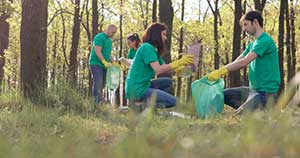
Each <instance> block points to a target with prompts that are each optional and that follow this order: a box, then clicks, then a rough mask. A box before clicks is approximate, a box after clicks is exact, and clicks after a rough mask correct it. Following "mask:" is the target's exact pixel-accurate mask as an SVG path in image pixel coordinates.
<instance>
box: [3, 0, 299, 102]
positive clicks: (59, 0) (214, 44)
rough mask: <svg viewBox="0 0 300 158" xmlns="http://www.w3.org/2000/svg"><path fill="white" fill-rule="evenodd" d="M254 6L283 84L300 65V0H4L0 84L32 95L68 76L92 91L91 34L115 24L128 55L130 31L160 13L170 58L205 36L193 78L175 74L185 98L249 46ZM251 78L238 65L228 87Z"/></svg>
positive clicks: (121, 51)
mask: <svg viewBox="0 0 300 158" xmlns="http://www.w3.org/2000/svg"><path fill="white" fill-rule="evenodd" d="M253 9H256V10H259V11H261V12H262V13H263V17H264V19H265V22H264V29H265V31H266V32H267V33H269V34H270V35H271V36H272V37H273V39H274V40H275V41H276V42H277V46H278V50H279V57H280V58H279V60H280V70H281V80H282V82H281V90H284V87H285V85H286V84H287V83H288V81H289V80H291V79H292V77H293V76H294V75H295V74H296V72H298V71H299V70H300V66H299V62H300V54H299V51H300V44H299V43H298V42H296V41H299V40H300V14H299V12H300V4H299V1H298V0H280V2H279V1H278V0H214V1H210V0H198V1H197V0H194V1H185V0H172V1H171V0H159V1H157V0H153V1H151V0H119V1H113V0H72V1H66V0H22V1H15V0H9V1H8V0H1V1H0V87H1V88H0V90H1V91H5V90H9V89H20V90H21V91H22V92H23V93H24V95H25V96H26V97H29V98H31V99H34V98H36V97H37V96H38V95H40V94H41V93H44V92H45V90H46V89H47V88H49V87H51V86H53V85H55V84H57V83H58V82H62V81H67V82H68V83H69V84H70V85H71V86H72V87H73V88H74V89H76V90H77V91H78V92H79V93H80V94H82V95H83V96H89V95H90V92H91V77H90V72H89V66H88V57H89V53H90V49H91V41H92V39H93V37H94V36H95V35H96V34H97V33H99V32H101V31H103V30H104V29H105V27H106V26H107V25H108V24H115V25H116V26H118V30H117V33H116V35H115V36H114V40H113V54H114V56H116V57H123V56H125V57H126V55H127V52H128V46H127V44H126V39H127V36H128V35H129V34H132V33H135V32H136V33H138V34H139V35H142V33H143V31H144V29H145V28H146V27H147V26H148V25H149V24H151V23H152V22H156V21H159V22H163V23H165V24H166V25H167V26H168V28H169V32H168V42H167V55H166V56H165V57H164V60H165V61H166V63H169V62H170V61H173V60H175V59H178V58H181V56H182V54H184V53H186V52H187V48H188V45H190V44H193V43H194V42H195V41H198V42H200V44H201V48H202V49H201V52H199V53H201V55H200V57H201V59H200V61H199V67H198V72H196V73H195V75H193V76H192V77H191V78H189V79H182V78H180V77H177V76H170V77H173V79H174V81H175V82H174V83H176V84H175V94H176V96H177V97H181V98H182V100H184V101H186V100H188V98H189V97H190V87H189V86H190V85H191V82H192V81H193V80H196V79H199V78H201V77H202V76H203V75H205V74H207V73H209V72H211V71H212V70H214V69H218V68H219V67H221V66H223V65H225V64H228V63H230V62H231V61H234V60H235V59H236V58H237V57H238V56H239V55H240V53H241V51H242V50H243V49H245V45H246V44H247V42H248V41H249V38H248V36H246V34H245V33H243V32H242V29H241V26H240V23H239V19H240V17H241V16H242V15H243V13H245V12H246V11H249V10H253ZM247 78H248V76H247V70H246V69H244V70H243V71H240V72H235V73H232V74H230V76H228V77H227V78H226V87H236V86H241V85H248V82H247ZM183 85H184V86H183ZM121 87H122V86H121ZM118 92H120V91H118ZM121 94H122V93H121ZM120 104H125V103H120Z"/></svg>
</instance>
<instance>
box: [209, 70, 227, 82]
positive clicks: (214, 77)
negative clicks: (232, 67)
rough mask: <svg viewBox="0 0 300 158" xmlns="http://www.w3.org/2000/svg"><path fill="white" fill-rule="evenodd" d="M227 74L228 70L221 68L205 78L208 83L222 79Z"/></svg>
mask: <svg viewBox="0 0 300 158" xmlns="http://www.w3.org/2000/svg"><path fill="white" fill-rule="evenodd" d="M227 73H228V69H227V68H225V67H222V68H220V69H218V70H215V71H213V72H211V73H210V74H208V75H207V78H208V80H209V81H216V80H218V79H219V78H220V77H224V76H225V75H226V74H227Z"/></svg>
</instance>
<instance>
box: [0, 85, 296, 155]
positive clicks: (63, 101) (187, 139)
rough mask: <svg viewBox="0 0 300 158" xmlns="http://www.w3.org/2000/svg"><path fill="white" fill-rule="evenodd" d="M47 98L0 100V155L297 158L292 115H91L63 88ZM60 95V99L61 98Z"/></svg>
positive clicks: (86, 102)
mask: <svg viewBox="0 0 300 158" xmlns="http://www.w3.org/2000/svg"><path fill="white" fill-rule="evenodd" d="M59 91H61V92H60V93H59V92H57V90H53V91H52V92H49V93H48V94H49V95H48V96H46V97H45V100H44V101H42V102H41V105H34V104H33V103H31V102H30V101H28V100H25V99H24V98H22V97H21V96H19V95H18V93H16V92H7V93H3V94H1V95H0V100H1V102H0V157H1V158H6V157H22V158H23V157H24V158H27V157H28V158H35V157H36V158H40V157H43V158H47V157H49V158H50V157H72V158H76V157H80V158H81V157H82V158H85V157H109V158H123V157H124V158H125V157H126V158H148V157H149V158H150V157H151V158H154V157H155V158H157V157H164V158H167V157H172V158H182V157H184V158H196V157H197V158H199V157H200V158H201V157H203V158H206V157H228V158H230V157H239V158H240V157H241V158H243V157H262V158H266V157H299V155H300V137H299V136H298V133H299V130H300V110H299V108H294V107H288V108H286V109H285V111H271V110H268V111H260V112H255V113H245V114H243V115H241V116H234V115H233V112H232V111H231V110H230V109H229V108H225V111H224V113H223V114H222V115H221V116H218V117H215V118H210V119H199V118H197V117H196V114H195V112H194V108H193V105H192V104H191V103H189V104H188V105H183V104H180V105H179V106H178V107H177V108H176V109H173V110H174V111H179V112H183V113H185V114H188V115H192V117H191V118H188V119H180V118H175V117H170V116H164V115H160V114H159V112H162V111H163V110H160V111H154V110H153V109H147V110H146V111H144V112H143V113H142V114H135V113H133V112H131V111H129V112H127V113H121V112H119V111H118V109H117V108H114V107H112V106H111V105H103V106H101V107H98V108H97V109H96V110H95V109H92V107H93V106H94V105H93V103H92V102H91V101H90V99H85V98H83V97H81V96H80V95H78V94H77V93H76V92H73V91H72V90H70V89H67V88H66V89H59ZM66 91H68V93H66Z"/></svg>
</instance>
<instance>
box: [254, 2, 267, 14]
mask: <svg viewBox="0 0 300 158" xmlns="http://www.w3.org/2000/svg"><path fill="white" fill-rule="evenodd" d="M265 5H266V0H254V8H255V10H257V11H260V13H261V14H262V13H263V10H264V8H265Z"/></svg>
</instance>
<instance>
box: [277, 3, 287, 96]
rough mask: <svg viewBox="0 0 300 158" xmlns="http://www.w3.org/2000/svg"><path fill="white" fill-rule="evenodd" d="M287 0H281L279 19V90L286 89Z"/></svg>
mask: <svg viewBox="0 0 300 158" xmlns="http://www.w3.org/2000/svg"><path fill="white" fill-rule="evenodd" d="M285 2H286V0H280V11H279V19H278V25H279V26H278V55H279V67H280V78H281V83H280V87H279V92H281V91H282V90H283V89H284V69H283V61H284V58H283V53H284V43H283V41H284V6H285V4H284V3H285Z"/></svg>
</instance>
